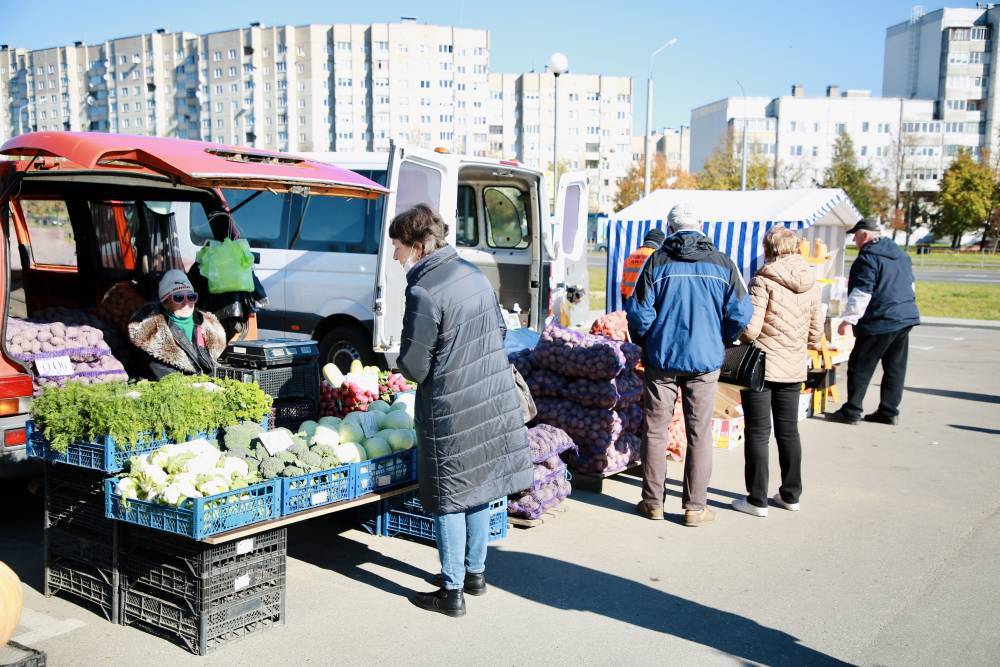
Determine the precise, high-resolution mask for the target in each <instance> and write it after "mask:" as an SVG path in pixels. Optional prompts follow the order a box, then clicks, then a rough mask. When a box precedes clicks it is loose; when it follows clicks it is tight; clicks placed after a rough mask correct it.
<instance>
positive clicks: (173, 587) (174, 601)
mask: <svg viewBox="0 0 1000 667" xmlns="http://www.w3.org/2000/svg"><path fill="white" fill-rule="evenodd" d="M119 544H120V546H119V567H120V581H121V623H122V624H123V625H132V626H136V627H138V628H141V629H143V630H146V631H149V632H151V633H153V634H155V635H158V636H162V637H165V638H167V639H170V640H172V641H174V642H176V643H178V644H180V645H181V646H184V647H185V648H187V649H188V650H189V651H191V652H192V653H195V654H197V655H205V654H207V653H209V652H211V651H213V650H215V649H218V648H219V647H221V646H224V645H226V644H228V643H230V642H232V641H234V640H237V639H239V638H241V637H244V636H246V635H248V634H252V633H254V632H258V631H260V630H264V629H266V628H268V627H271V626H272V625H274V624H275V623H284V622H285V567H286V557H287V553H288V534H287V530H286V529H285V528H277V529H274V530H269V531H265V532H262V533H259V534H257V535H254V536H252V537H247V538H244V539H238V540H233V541H231V542H225V543H223V544H217V545H210V544H205V543H203V542H197V541H195V540H191V539H187V538H184V537H180V536H176V535H170V534H168V533H164V532H161V531H157V530H152V529H149V528H142V527H140V526H131V525H124V524H123V525H122V527H121V537H120V540H119Z"/></svg>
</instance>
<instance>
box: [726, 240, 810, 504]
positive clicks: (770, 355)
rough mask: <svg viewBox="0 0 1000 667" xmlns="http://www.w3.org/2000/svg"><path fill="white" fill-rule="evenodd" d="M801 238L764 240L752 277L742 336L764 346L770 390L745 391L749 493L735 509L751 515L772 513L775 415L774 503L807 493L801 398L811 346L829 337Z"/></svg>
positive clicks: (792, 501) (796, 500)
mask: <svg viewBox="0 0 1000 667" xmlns="http://www.w3.org/2000/svg"><path fill="white" fill-rule="evenodd" d="M800 242H801V238H800V237H799V236H798V234H796V233H795V232H793V231H790V230H788V229H786V228H784V227H776V228H775V229H772V230H771V231H770V232H768V234H767V236H766V237H765V238H764V256H765V258H766V259H767V263H766V264H765V265H764V266H763V267H762V268H761V269H760V271H758V272H757V275H756V276H754V278H753V280H751V281H750V298H751V300H752V301H753V319H751V320H750V324H749V325H748V326H747V328H746V329H745V330H744V331H743V334H742V335H741V336H740V337H741V339H742V340H743V341H744V342H747V343H749V342H754V343H756V344H757V346H758V347H760V348H761V349H763V350H764V353H765V364H764V377H765V380H766V382H765V386H764V390H763V391H759V392H753V391H743V392H741V393H742V399H743V416H744V420H745V423H746V450H745V457H746V464H745V468H744V478H745V481H746V486H747V497H746V498H738V499H736V500H734V501H733V507H734V508H735V509H737V510H739V511H741V512H744V513H746V514H750V515H752V516H761V517H763V516H767V459H768V442H769V441H770V439H771V418H772V415H773V418H774V435H775V439H776V440H777V441H778V460H779V462H780V464H781V487H780V489H779V490H778V493H777V494H775V496H774V498H773V499H772V501H773V502H774V504H775V505H777V506H778V507H782V508H784V509H787V510H792V511H797V510H798V509H799V496H800V494H801V493H802V475H801V468H802V445H801V442H800V440H799V419H798V415H799V397H800V395H801V388H802V382H803V381H804V380H805V379H806V373H807V367H808V355H807V348H814V349H818V348H819V346H820V343H821V341H822V336H823V309H822V306H821V304H820V291H819V289H820V288H819V286H818V285H816V275H815V271H814V270H813V268H812V267H811V266H809V264H808V263H807V262H806V260H805V258H803V257H802V255H800V254H799V243H800Z"/></svg>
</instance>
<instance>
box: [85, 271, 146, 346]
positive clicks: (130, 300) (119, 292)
mask: <svg viewBox="0 0 1000 667" xmlns="http://www.w3.org/2000/svg"><path fill="white" fill-rule="evenodd" d="M145 304H146V299H144V298H143V296H142V295H141V294H139V292H137V291H136V289H135V288H134V287H132V285H130V284H129V283H127V282H120V283H115V284H114V285H113V286H112V287H111V289H109V290H108V291H107V292H106V293H105V294H104V297H103V298H102V299H101V303H100V304H98V305H97V307H96V308H94V315H95V316H97V317H98V318H99V319H100V320H102V321H104V322H107V323H108V324H109V325H111V326H112V327H114V328H115V329H117V330H118V331H120V332H121V333H122V334H125V335H128V323H129V320H131V319H132V315H133V314H135V312H136V311H137V310H139V309H140V308H142V307H143V306H144V305H145Z"/></svg>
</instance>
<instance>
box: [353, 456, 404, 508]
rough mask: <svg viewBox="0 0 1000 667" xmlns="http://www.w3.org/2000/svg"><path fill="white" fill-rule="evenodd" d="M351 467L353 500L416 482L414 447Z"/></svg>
mask: <svg viewBox="0 0 1000 667" xmlns="http://www.w3.org/2000/svg"><path fill="white" fill-rule="evenodd" d="M352 465H353V467H354V493H353V497H355V498H357V497H359V496H363V495H365V494H368V493H376V492H378V491H382V490H385V489H388V488H391V487H393V486H399V485H401V484H412V483H413V482H416V481H417V449H416V447H414V448H411V449H407V450H406V451H403V452H396V453H395V454H389V455H388V456H382V457H379V458H377V459H370V460H368V461H362V462H361V463H354V464H352Z"/></svg>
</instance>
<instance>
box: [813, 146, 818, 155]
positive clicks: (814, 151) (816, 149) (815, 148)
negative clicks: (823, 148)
mask: <svg viewBox="0 0 1000 667" xmlns="http://www.w3.org/2000/svg"><path fill="white" fill-rule="evenodd" d="M812 156H813V157H819V146H813V147H812Z"/></svg>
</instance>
